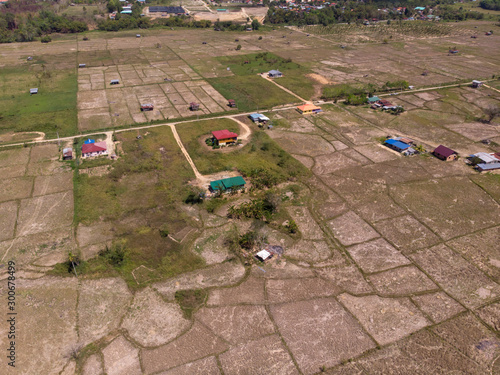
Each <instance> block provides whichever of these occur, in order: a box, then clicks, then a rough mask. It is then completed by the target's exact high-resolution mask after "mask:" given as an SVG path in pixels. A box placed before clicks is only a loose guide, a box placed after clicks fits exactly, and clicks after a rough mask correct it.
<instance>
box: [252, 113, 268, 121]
mask: <svg viewBox="0 0 500 375" xmlns="http://www.w3.org/2000/svg"><path fill="white" fill-rule="evenodd" d="M249 116H250V118H251V119H252V120H258V119H267V120H269V118H268V117H266V116H264V115H262V114H260V113H252V114H251V115H249Z"/></svg>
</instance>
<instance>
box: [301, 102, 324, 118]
mask: <svg viewBox="0 0 500 375" xmlns="http://www.w3.org/2000/svg"><path fill="white" fill-rule="evenodd" d="M297 110H298V111H299V112H300V113H302V114H303V115H307V114H309V113H318V112H321V107H318V106H317V105H314V104H311V103H308V104H304V105H299V106H298V107H297Z"/></svg>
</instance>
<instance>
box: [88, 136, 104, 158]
mask: <svg viewBox="0 0 500 375" xmlns="http://www.w3.org/2000/svg"><path fill="white" fill-rule="evenodd" d="M107 154H108V148H107V146H106V142H105V141H102V142H95V141H94V140H93V139H88V140H87V141H85V142H84V144H83V145H82V157H83V158H89V157H93V156H101V155H107Z"/></svg>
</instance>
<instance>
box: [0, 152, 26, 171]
mask: <svg viewBox="0 0 500 375" xmlns="http://www.w3.org/2000/svg"><path fill="white" fill-rule="evenodd" d="M29 157H30V149H29V148H15V149H12V150H7V151H1V152H0V167H2V168H3V167H9V166H11V165H19V164H24V165H26V164H27V163H28V160H29Z"/></svg>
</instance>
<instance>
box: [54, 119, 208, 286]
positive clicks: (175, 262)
mask: <svg viewBox="0 0 500 375" xmlns="http://www.w3.org/2000/svg"><path fill="white" fill-rule="evenodd" d="M136 135H137V133H136V132H125V133H119V134H117V138H118V140H119V141H121V142H122V146H123V150H124V155H123V157H121V158H120V159H118V160H116V161H115V162H113V164H112V167H111V171H110V172H109V174H107V175H104V176H99V177H97V176H88V175H86V174H79V173H78V171H76V172H75V184H74V194H75V223H76V224H78V223H83V224H85V225H91V224H93V223H96V222H99V221H110V222H112V225H113V231H114V237H115V239H120V241H123V243H124V244H125V245H124V246H126V252H125V253H126V255H125V256H124V259H123V261H122V262H120V264H111V263H113V262H110V259H111V260H113V259H115V258H116V257H115V256H114V255H113V254H111V255H110V254H108V255H109V256H104V255H103V254H101V255H100V256H98V257H95V258H93V259H91V260H89V261H87V262H84V264H82V265H81V266H79V267H80V268H81V269H80V272H81V274H82V275H83V276H91V277H101V276H103V275H106V274H109V273H111V274H115V275H120V276H121V277H123V278H124V280H125V281H126V282H127V284H128V285H129V287H130V288H134V289H135V288H140V287H143V286H145V285H148V284H149V283H151V282H154V281H157V280H161V279H163V278H166V277H172V276H175V275H177V274H180V273H183V272H187V271H191V270H194V269H196V268H199V267H202V266H204V265H205V263H204V261H203V259H202V258H200V257H199V256H197V255H196V254H195V253H193V252H192V251H190V249H189V246H190V243H189V241H187V242H186V243H185V244H180V243H178V242H175V241H173V240H171V239H170V238H169V237H164V236H162V235H161V233H160V229H162V228H165V227H166V228H168V231H169V232H170V233H172V234H175V233H177V232H179V231H181V230H183V229H185V228H186V227H190V226H191V227H196V225H197V223H196V222H194V221H193V219H192V218H190V217H189V216H188V215H187V214H186V213H185V212H184V211H183V210H182V209H181V207H180V206H181V205H182V204H183V203H182V201H183V198H184V197H185V196H186V195H187V193H188V192H189V187H188V186H187V181H188V180H190V179H192V178H194V174H193V172H192V170H191V168H190V167H189V165H188V164H187V162H186V160H185V158H184V156H183V155H182V153H181V151H180V149H179V147H178V146H177V143H176V142H175V139H174V138H173V134H172V131H171V129H170V128H169V127H162V128H156V129H151V130H149V134H148V135H143V137H142V139H140V140H137V139H136ZM84 166H85V165H84ZM103 250H105V249H103ZM142 265H143V266H145V267H146V269H144V268H143V270H145V271H147V272H140V275H139V276H137V275H136V278H134V275H133V274H132V272H133V271H134V270H136V269H137V268H138V267H140V266H142ZM59 271H60V272H61V270H59ZM77 271H78V269H77Z"/></svg>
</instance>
